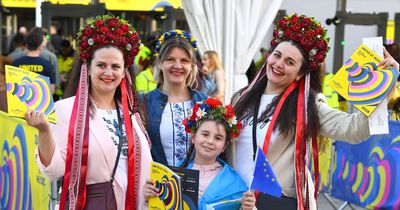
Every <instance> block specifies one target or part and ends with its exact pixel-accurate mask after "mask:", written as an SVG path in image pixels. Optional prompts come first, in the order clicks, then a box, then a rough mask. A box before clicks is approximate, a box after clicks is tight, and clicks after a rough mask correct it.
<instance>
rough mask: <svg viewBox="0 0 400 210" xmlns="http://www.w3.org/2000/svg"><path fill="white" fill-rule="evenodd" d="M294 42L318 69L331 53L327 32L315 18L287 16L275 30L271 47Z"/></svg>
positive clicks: (310, 63)
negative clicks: (328, 53) (283, 42)
mask: <svg viewBox="0 0 400 210" xmlns="http://www.w3.org/2000/svg"><path fill="white" fill-rule="evenodd" d="M288 40H293V41H295V42H297V43H298V44H299V45H300V46H301V47H302V48H303V49H304V51H305V53H306V55H308V58H305V59H306V60H307V61H308V63H309V65H310V67H311V68H313V69H314V70H316V69H317V67H318V64H320V63H322V62H323V61H324V60H325V57H326V53H327V52H328V51H329V47H328V42H329V37H328V36H327V30H326V29H324V28H323V27H321V23H319V22H318V21H316V20H314V18H310V17H307V16H305V15H300V16H297V14H294V15H292V16H285V17H284V18H282V19H281V20H279V22H278V24H277V25H276V26H275V28H274V32H273V39H272V41H271V46H273V47H275V46H277V45H278V44H279V43H280V42H282V41H288Z"/></svg>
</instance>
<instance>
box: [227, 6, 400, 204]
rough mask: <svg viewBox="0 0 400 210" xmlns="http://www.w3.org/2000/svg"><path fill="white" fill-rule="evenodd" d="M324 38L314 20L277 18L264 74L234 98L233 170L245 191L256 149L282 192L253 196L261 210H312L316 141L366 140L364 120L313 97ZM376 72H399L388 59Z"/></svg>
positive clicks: (325, 48)
mask: <svg viewBox="0 0 400 210" xmlns="http://www.w3.org/2000/svg"><path fill="white" fill-rule="evenodd" d="M326 34H327V32H326V30H325V29H323V28H322V27H321V24H320V23H319V22H317V21H316V20H314V19H313V18H309V17H307V16H304V15H301V16H299V15H296V14H295V15H292V16H286V17H284V18H283V19H281V20H280V21H279V22H278V23H277V25H276V26H275V29H274V32H273V38H272V41H271V49H270V52H271V54H270V56H269V57H268V58H267V60H266V62H265V63H264V66H263V67H262V69H261V71H260V72H259V74H258V75H257V76H256V78H255V79H254V80H253V81H252V82H251V84H250V85H249V86H248V87H246V88H244V89H242V90H241V91H240V92H239V93H238V94H236V97H234V98H233V102H234V103H235V105H234V107H235V111H236V113H237V115H238V118H239V119H240V120H242V121H243V129H242V131H241V135H240V136H239V138H238V141H236V144H235V143H234V144H232V145H233V146H232V148H231V153H230V160H231V161H232V164H233V165H234V166H236V169H237V171H238V173H239V174H240V176H241V177H242V178H243V179H244V181H245V182H246V184H249V183H250V181H251V179H252V174H253V170H254V165H255V164H254V157H255V152H256V148H257V146H260V147H262V148H263V152H264V153H266V156H267V159H268V160H269V162H270V163H271V165H272V168H273V170H274V172H275V174H276V177H277V179H278V182H279V183H280V185H281V187H282V196H281V198H277V199H275V198H274V197H271V196H268V195H264V194H261V193H256V196H258V199H257V207H258V208H259V209H266V208H268V209H301V210H302V209H316V197H317V190H316V189H315V188H314V187H315V186H314V183H313V180H312V177H311V173H310V171H309V170H308V167H307V163H309V162H310V161H308V160H310V158H311V156H312V158H313V159H314V161H313V162H314V170H315V171H317V172H316V173H315V175H318V144H320V145H322V141H320V142H317V135H318V134H321V135H323V136H326V137H330V138H333V139H344V140H346V141H348V142H350V143H359V142H360V141H362V140H364V139H366V138H367V137H368V136H369V127H368V119H367V117H366V116H364V114H362V113H356V114H347V113H344V112H341V111H338V110H336V109H332V108H330V107H329V106H328V105H327V104H326V103H325V101H324V100H323V98H322V97H320V95H318V93H320V92H321V78H320V69H319V67H320V65H319V64H321V63H322V62H323V61H324V59H325V57H326V53H327V51H328V50H329V47H328V41H329V38H328V37H327V35H326ZM380 65H381V66H382V67H387V66H393V67H395V68H397V69H398V68H399V64H398V63H397V62H395V61H394V59H393V58H392V57H391V56H390V55H389V54H388V53H387V52H385V59H384V60H383V61H382V62H381V63H380ZM254 118H256V120H254ZM311 148H312V149H311ZM237 154H240V155H237ZM315 182H318V176H316V177H315ZM316 186H317V185H316Z"/></svg>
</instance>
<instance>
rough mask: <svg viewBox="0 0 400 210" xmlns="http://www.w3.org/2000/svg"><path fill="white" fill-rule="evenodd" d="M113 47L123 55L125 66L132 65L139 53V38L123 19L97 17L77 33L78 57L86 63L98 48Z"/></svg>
mask: <svg viewBox="0 0 400 210" xmlns="http://www.w3.org/2000/svg"><path fill="white" fill-rule="evenodd" d="M104 45H114V46H116V47H117V48H119V49H120V50H122V52H123V53H124V59H125V66H127V67H129V66H131V65H132V64H133V62H134V60H135V56H136V55H137V53H138V51H139V46H140V38H139V35H138V33H137V32H136V31H135V29H134V28H133V27H132V26H131V25H130V24H129V23H128V22H127V21H126V20H124V19H121V18H118V17H113V16H109V15H103V16H97V17H95V18H94V19H92V20H90V21H89V23H88V24H87V25H86V26H85V27H84V28H82V29H81V30H80V32H79V33H78V46H79V56H80V58H81V59H82V60H84V61H87V59H89V57H90V55H91V54H92V53H93V52H94V51H95V50H96V49H98V48H99V47H101V46H104Z"/></svg>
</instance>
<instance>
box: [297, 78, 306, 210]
mask: <svg viewBox="0 0 400 210" xmlns="http://www.w3.org/2000/svg"><path fill="white" fill-rule="evenodd" d="M304 114H305V110H304V78H302V79H301V81H300V88H299V94H298V97H297V116H296V140H295V142H296V152H295V158H294V159H295V180H296V194H297V208H298V209H299V210H303V209H304V202H303V191H302V186H303V183H305V182H304V180H303V179H304V177H303V176H302V175H304V166H305V165H304V156H305V149H306V147H305V141H303V140H304V136H305V132H304V127H303V125H304V123H305V122H304V117H305V116H304ZM302 178H303V179H302Z"/></svg>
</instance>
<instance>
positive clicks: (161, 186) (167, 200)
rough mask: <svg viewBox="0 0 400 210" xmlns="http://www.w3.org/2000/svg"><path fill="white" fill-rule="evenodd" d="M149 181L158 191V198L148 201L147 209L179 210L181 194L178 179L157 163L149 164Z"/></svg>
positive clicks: (170, 171) (165, 167) (169, 170)
mask: <svg viewBox="0 0 400 210" xmlns="http://www.w3.org/2000/svg"><path fill="white" fill-rule="evenodd" d="M150 179H151V180H152V181H153V182H154V183H155V186H156V188H157V189H158V194H159V196H158V197H151V198H150V199H149V209H153V210H156V209H157V210H180V209H182V208H181V206H182V194H181V184H180V177H179V176H178V175H177V174H176V173H174V172H173V171H172V170H171V169H169V168H168V167H167V166H164V165H162V164H160V163H157V162H152V163H151V168H150Z"/></svg>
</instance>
